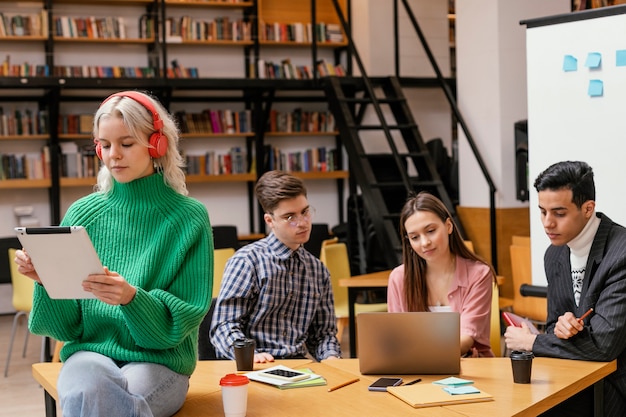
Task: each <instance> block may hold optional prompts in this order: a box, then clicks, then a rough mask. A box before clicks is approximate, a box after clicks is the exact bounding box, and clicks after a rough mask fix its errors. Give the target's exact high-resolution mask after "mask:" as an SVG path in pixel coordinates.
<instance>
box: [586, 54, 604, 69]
mask: <svg viewBox="0 0 626 417" xmlns="http://www.w3.org/2000/svg"><path fill="white" fill-rule="evenodd" d="M601 63H602V55H601V54H600V52H589V53H588V54H587V61H586V62H585V66H586V67H587V68H600V64H601Z"/></svg>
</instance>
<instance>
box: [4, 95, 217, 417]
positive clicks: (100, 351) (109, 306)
mask: <svg viewBox="0 0 626 417" xmlns="http://www.w3.org/2000/svg"><path fill="white" fill-rule="evenodd" d="M93 133H94V142H95V146H96V152H97V154H98V156H99V157H100V159H101V160H102V162H103V164H102V168H101V169H100V172H99V174H98V185H97V187H96V191H95V192H94V193H92V194H90V195H88V196H85V197H83V198H81V199H79V200H77V201H76V202H74V203H73V204H72V205H71V207H70V208H69V209H68V211H67V213H66V215H65V217H64V218H63V221H62V222H61V224H62V225H65V226H77V225H80V226H84V227H85V229H87V232H88V233H89V236H90V237H91V240H92V242H93V244H94V247H95V248H96V251H97V252H98V255H99V257H100V260H101V261H102V264H103V265H104V266H105V274H102V275H89V276H87V277H85V281H83V288H84V289H85V290H86V291H89V292H91V293H93V295H94V296H95V298H94V299H83V300H59V299H52V298H50V297H49V296H48V294H47V292H46V290H45V288H44V287H43V286H42V285H39V284H37V285H36V286H35V287H36V288H35V293H34V303H33V310H32V312H31V316H30V323H29V326H30V330H31V331H32V332H33V333H36V334H40V335H46V336H50V337H52V338H54V339H56V340H61V341H63V342H65V343H64V345H63V349H62V350H61V360H62V361H63V362H64V364H63V368H62V370H61V373H60V375H59V379H58V382H57V388H58V393H59V399H60V403H61V408H62V411H63V416H64V417H73V416H123V415H132V416H171V415H172V414H174V413H175V412H176V411H177V410H178V409H179V408H180V407H181V406H182V404H183V402H184V401H185V397H186V394H187V390H188V388H189V376H190V375H191V374H192V372H193V370H194V368H195V366H196V361H197V343H198V328H199V325H200V322H201V321H202V319H203V317H204V316H205V314H206V312H207V311H208V308H209V303H210V299H211V292H212V282H213V276H212V272H213V237H212V234H211V225H210V222H209V216H208V213H207V211H206V208H205V207H204V205H203V204H201V203H200V202H198V201H197V200H194V199H192V198H190V197H188V196H187V189H186V186H185V175H184V172H183V170H182V167H183V159H182V157H181V155H180V154H179V152H178V149H177V145H178V137H179V133H178V130H177V128H176V124H175V123H174V121H173V119H172V117H171V115H169V114H168V112H167V111H166V110H165V109H164V108H163V106H162V105H161V104H160V103H159V102H158V101H156V100H155V99H154V98H152V97H150V96H149V95H147V94H144V93H140V92H135V91H125V92H121V93H116V94H113V95H112V96H110V97H108V98H107V99H106V100H104V101H103V103H102V104H101V105H100V107H99V108H98V110H97V111H96V114H95V118H94V129H93ZM15 261H16V263H17V264H18V266H19V271H20V272H22V273H23V274H25V275H27V276H29V277H31V278H32V279H34V280H35V281H37V282H38V283H40V281H39V276H38V275H37V271H36V270H35V269H34V267H33V265H32V263H31V261H30V258H29V257H28V254H27V253H26V252H25V251H18V252H17V255H16V258H15ZM60 267H62V266H60Z"/></svg>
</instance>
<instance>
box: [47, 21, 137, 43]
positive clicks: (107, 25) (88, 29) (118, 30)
mask: <svg viewBox="0 0 626 417" xmlns="http://www.w3.org/2000/svg"><path fill="white" fill-rule="evenodd" d="M52 28H53V34H54V36H59V37H63V38H86V39H126V25H125V23H124V18H123V17H112V16H107V17H94V16H89V17H70V16H55V17H54V18H53V25H52Z"/></svg>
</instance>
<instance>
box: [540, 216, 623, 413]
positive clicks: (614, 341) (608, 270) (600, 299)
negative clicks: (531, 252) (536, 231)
mask: <svg viewBox="0 0 626 417" xmlns="http://www.w3.org/2000/svg"><path fill="white" fill-rule="evenodd" d="M597 215H598V217H599V218H600V219H601V222H600V227H599V228H598V231H597V232H596V235H595V237H594V239H593V244H592V245H591V251H590V253H589V258H588V260H587V266H586V271H585V278H584V281H583V288H582V293H581V297H580V305H579V306H578V307H576V303H575V302H574V293H573V290H572V277H571V272H570V271H571V267H570V250H569V247H568V246H567V245H563V246H550V247H549V248H548V249H547V250H546V254H545V257H544V265H545V271H546V278H547V280H548V320H547V328H546V334H542V335H538V336H537V338H536V340H535V344H534V345H533V352H534V353H535V355H536V356H550V357H558V358H565V359H579V360H591V361H611V360H613V359H616V358H617V371H616V372H615V373H613V374H611V375H610V376H608V377H607V378H606V380H605V389H604V391H605V394H604V401H605V407H604V408H605V413H604V415H605V416H622V417H623V416H626V229H624V227H622V226H620V225H618V224H616V223H613V222H612V221H611V219H609V218H608V217H606V216H605V215H603V214H601V213H598V214H597ZM590 307H593V310H594V311H593V313H592V314H591V315H590V316H589V317H588V318H587V319H585V329H584V330H583V331H582V332H581V333H579V334H577V335H576V336H574V337H572V338H570V339H568V340H563V339H559V338H557V337H556V336H555V335H554V326H555V325H556V322H557V320H558V318H559V316H561V315H563V314H564V313H566V312H568V311H571V312H573V313H574V314H575V315H576V317H580V316H581V315H582V314H583V313H584V312H585V311H587V310H588V309H589V308H590Z"/></svg>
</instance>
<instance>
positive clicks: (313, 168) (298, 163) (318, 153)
mask: <svg viewBox="0 0 626 417" xmlns="http://www.w3.org/2000/svg"><path fill="white" fill-rule="evenodd" d="M336 154H337V149H334V148H333V149H329V148H326V147H323V146H320V147H317V148H308V149H304V150H296V151H290V152H284V151H283V150H281V149H280V148H278V147H275V146H272V145H270V144H267V145H264V161H263V163H264V168H265V170H266V171H271V170H274V169H278V170H282V171H286V172H331V171H337V170H338V169H339V168H338V167H337V166H336V162H337V157H336Z"/></svg>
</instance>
